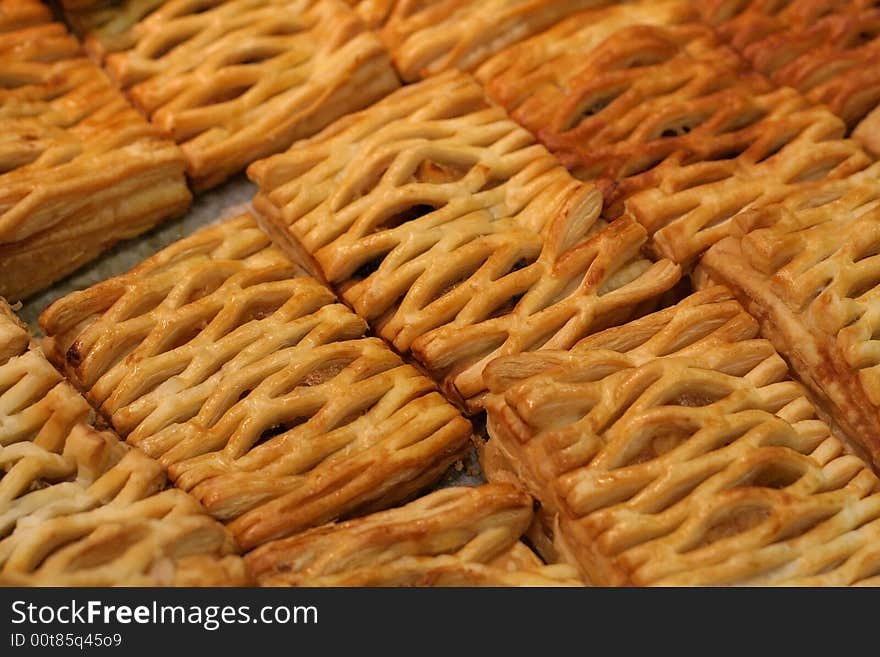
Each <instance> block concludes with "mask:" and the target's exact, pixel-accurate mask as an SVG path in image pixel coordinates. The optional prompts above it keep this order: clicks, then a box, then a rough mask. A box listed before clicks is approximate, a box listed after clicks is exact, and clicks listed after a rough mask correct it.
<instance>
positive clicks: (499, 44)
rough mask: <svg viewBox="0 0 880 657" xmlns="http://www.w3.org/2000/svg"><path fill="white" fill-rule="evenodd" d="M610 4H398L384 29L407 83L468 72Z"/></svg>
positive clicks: (435, 0) (499, 0) (530, 0)
mask: <svg viewBox="0 0 880 657" xmlns="http://www.w3.org/2000/svg"><path fill="white" fill-rule="evenodd" d="M609 2H610V0H568V1H567V2H557V1H555V0H525V1H523V0H481V1H480V2H474V1H473V0H430V1H428V2H425V0H398V1H397V2H396V3H395V5H394V8H393V9H392V10H391V13H390V15H389V16H388V18H387V19H386V22H385V25H384V27H383V28H382V32H381V35H382V39H383V40H384V41H385V43H386V44H388V47H389V49H390V50H391V56H392V59H393V61H394V65H395V67H396V68H397V70H398V72H399V73H400V75H401V77H402V78H403V80H404V81H406V82H413V81H415V80H419V79H421V78H424V77H428V76H431V75H435V74H437V73H440V72H442V71H446V70H449V69H459V70H463V71H470V70H473V69H474V68H476V67H477V66H479V65H480V63H481V62H483V61H485V60H486V58H487V57H490V56H492V55H493V54H495V53H496V52H498V51H499V50H501V49H502V48H504V47H506V46H508V45H510V44H511V43H515V42H516V41H519V40H520V39H524V38H526V37H529V36H531V35H533V34H537V33H538V32H541V31H542V30H545V29H547V28H548V27H550V26H551V25H553V24H554V23H556V22H557V21H558V20H560V19H562V18H564V17H565V16H568V15H569V14H573V13H574V12H576V11H579V10H581V9H585V8H587V7H595V6H597V5H602V4H609Z"/></svg>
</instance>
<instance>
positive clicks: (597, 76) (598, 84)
mask: <svg viewBox="0 0 880 657" xmlns="http://www.w3.org/2000/svg"><path fill="white" fill-rule="evenodd" d="M694 15H695V12H694V9H693V5H692V3H682V2H679V1H675V0H673V1H672V2H669V1H667V2H659V3H658V2H654V1H650V2H648V1H643V2H636V3H626V4H620V5H616V6H614V7H610V8H605V9H598V10H595V11H590V12H583V13H581V14H577V15H575V16H572V17H570V18H568V19H566V20H565V21H562V22H561V23H559V24H558V25H556V26H555V27H553V28H552V29H550V30H548V31H546V32H544V33H543V34H541V35H539V36H537V37H534V38H533V39H530V40H527V41H524V42H522V43H519V44H517V45H515V46H512V47H510V48H508V49H507V50H505V51H502V52H501V53H499V54H498V55H496V56H495V57H494V58H492V59H491V60H489V61H488V62H487V63H486V64H484V65H483V66H482V67H480V69H479V70H478V72H477V78H478V79H480V80H481V81H482V82H484V84H485V85H486V88H487V93H488V94H489V96H490V97H492V98H493V99H494V100H496V101H497V102H499V103H500V104H502V105H503V106H505V107H506V108H507V109H508V110H509V111H510V112H511V116H512V117H513V118H514V119H515V120H517V121H518V122H519V123H521V124H522V125H524V126H525V127H527V128H529V129H530V130H531V131H532V132H534V133H535V134H536V135H537V136H538V138H539V139H540V140H541V142H542V143H544V144H545V145H546V146H547V147H548V149H549V150H550V151H552V152H553V153H555V154H556V155H557V156H558V157H559V158H560V160H561V161H562V162H563V163H564V164H565V165H566V166H567V167H568V169H569V170H570V171H572V173H573V174H574V175H575V176H576V177H578V178H580V179H583V180H590V181H595V183H596V184H597V186H598V187H599V188H600V189H601V190H602V192H603V194H604V195H605V198H606V205H605V209H604V211H603V216H605V217H606V218H613V217H616V216H618V215H620V214H621V213H623V212H624V211H625V210H627V211H629V212H630V213H631V214H632V216H633V217H634V218H635V219H636V220H638V221H639V222H640V223H641V224H642V225H643V226H644V227H645V229H646V230H647V231H648V233H649V235H650V236H651V241H650V244H649V248H650V251H651V252H652V253H653V254H654V255H655V256H657V257H661V256H662V257H666V258H670V259H672V260H673V261H675V262H677V263H680V264H683V265H690V264H692V263H693V262H694V260H695V259H696V257H697V256H698V255H699V254H700V253H701V252H702V251H703V250H705V249H706V248H707V247H708V246H710V245H711V244H713V243H714V242H716V241H717V240H719V239H721V238H722V237H724V236H726V235H727V234H728V233H729V231H730V229H731V223H732V222H731V218H732V217H734V216H735V215H737V214H738V213H739V212H741V211H743V210H744V209H747V208H751V207H758V206H762V205H766V204H769V203H772V202H774V201H776V200H779V199H781V198H784V196H785V195H786V194H788V193H789V192H790V191H791V190H792V189H795V188H797V187H798V186H800V185H803V184H805V183H807V182H809V181H813V180H819V179H827V178H831V179H833V178H842V177H845V176H847V175H850V174H851V173H854V172H857V171H860V170H862V169H864V168H865V167H866V166H867V165H868V164H869V163H870V158H869V157H868V156H867V155H866V154H865V153H864V152H863V151H862V149H861V148H860V147H859V146H858V144H856V143H855V142H854V141H851V140H847V139H844V138H843V137H844V133H845V131H846V126H845V125H844V124H843V122H842V121H841V120H840V119H839V118H837V117H836V116H834V115H833V114H832V113H830V112H829V111H828V110H827V109H826V108H823V107H817V106H814V105H813V104H811V103H810V102H809V101H807V100H806V99H805V98H804V97H803V96H801V95H800V94H799V93H797V92H796V91H794V90H792V89H785V88H784V89H778V90H773V89H772V87H771V86H770V84H769V83H768V82H767V80H765V79H763V78H762V77H761V76H758V75H755V74H751V73H749V72H748V71H747V68H746V66H745V65H744V63H743V62H742V60H741V59H740V58H739V57H738V56H737V55H736V54H735V53H734V52H733V51H732V50H731V49H729V48H728V47H726V46H724V45H721V44H720V43H719V42H718V41H717V39H716V38H715V36H714V35H713V33H712V31H711V29H709V28H708V27H705V26H701V25H698V24H695V23H694V22H693V20H694Z"/></svg>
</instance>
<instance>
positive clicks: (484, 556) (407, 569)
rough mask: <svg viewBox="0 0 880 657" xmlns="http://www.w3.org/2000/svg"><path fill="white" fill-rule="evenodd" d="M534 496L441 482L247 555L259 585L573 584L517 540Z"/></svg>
mask: <svg viewBox="0 0 880 657" xmlns="http://www.w3.org/2000/svg"><path fill="white" fill-rule="evenodd" d="M531 517H532V499H531V497H529V496H528V495H527V494H525V493H523V492H522V491H521V490H519V489H517V488H515V487H512V486H507V485H502V484H487V485H485V486H479V487H476V488H445V489H442V490H440V491H437V492H434V493H431V494H430V495H427V496H425V497H422V498H420V499H418V500H416V501H414V502H410V503H409V504H407V505H406V506H403V507H399V508H397V509H393V510H391V511H384V512H381V513H375V514H373V515H371V516H366V517H363V518H358V519H356V520H349V521H347V522H344V523H340V524H331V525H325V526H323V527H318V528H315V529H312V530H309V531H307V532H304V533H302V534H299V535H297V536H294V537H292V538H288V539H283V540H280V541H273V542H272V543H269V544H267V545H264V546H262V547H260V548H257V549H256V550H253V551H252V552H250V553H249V554H248V556H247V558H246V559H247V565H248V568H249V569H250V571H251V573H252V574H253V576H254V578H255V579H256V580H257V581H258V582H259V583H260V584H261V585H263V586H560V585H568V586H572V585H578V582H576V581H575V579H576V576H575V575H574V573H573V572H572V571H571V569H570V568H566V567H564V566H562V567H560V566H544V564H543V563H542V562H541V561H540V559H538V558H537V556H536V555H535V554H534V553H533V552H531V551H530V550H529V549H528V548H526V547H525V546H524V545H523V544H522V543H520V542H519V537H520V536H521V535H522V533H523V532H524V531H525V529H526V528H527V527H528V525H529V522H530V520H531Z"/></svg>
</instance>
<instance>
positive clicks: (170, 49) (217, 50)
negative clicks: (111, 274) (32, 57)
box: [72, 0, 399, 190]
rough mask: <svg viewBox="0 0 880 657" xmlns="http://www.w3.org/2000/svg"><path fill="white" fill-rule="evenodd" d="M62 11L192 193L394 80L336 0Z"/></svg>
mask: <svg viewBox="0 0 880 657" xmlns="http://www.w3.org/2000/svg"><path fill="white" fill-rule="evenodd" d="M72 19H73V22H74V24H75V25H77V26H78V27H79V29H80V30H81V31H82V32H83V33H84V34H85V39H86V47H87V48H89V49H90V50H91V51H92V52H93V53H94V54H95V55H96V56H98V57H100V58H101V59H103V61H104V65H105V67H106V69H107V70H108V71H109V73H110V75H111V76H112V77H113V78H114V79H115V80H116V81H117V82H118V83H119V85H120V86H121V87H122V88H123V89H125V90H126V91H127V92H128V95H129V97H130V98H131V99H132V100H133V101H134V103H135V104H136V105H137V106H138V107H139V108H140V109H141V110H143V111H144V113H145V114H146V115H147V116H148V117H149V118H150V120H151V121H152V123H153V124H154V125H155V126H157V127H158V128H160V129H161V130H162V131H163V132H165V133H167V134H168V135H170V136H171V137H172V138H173V139H174V140H175V141H176V142H177V143H178V144H180V147H181V149H182V150H183V152H184V154H185V156H186V159H187V165H188V169H187V170H188V173H189V176H190V178H191V179H192V181H193V185H194V186H195V188H196V189H199V190H201V189H206V188H208V187H212V186H214V185H216V184H218V183H220V182H222V181H223V180H225V179H226V178H228V177H229V176H231V175H232V174H234V173H236V172H238V171H240V170H241V169H243V168H244V167H245V166H246V165H247V164H249V163H250V162H253V161H254V160H256V159H259V158H261V157H265V156H267V155H270V154H272V153H277V152H278V151H282V150H284V149H285V148H287V147H288V146H290V144H291V143H293V142H294V141H295V140H297V139H301V138H303V137H307V136H309V135H312V134H314V133H315V132H317V131H318V130H320V129H321V128H323V127H324V126H326V125H328V124H329V123H331V122H332V121H333V120H334V119H336V118H337V117H339V116H342V115H344V114H346V113H348V112H351V111H354V110H358V109H360V108H362V107H365V106H366V105H369V104H370V103H371V102H373V101H374V100H377V99H378V98H381V97H382V96H384V95H385V94H387V93H389V92H390V91H392V90H393V89H395V88H397V87H398V86H399V81H398V79H397V76H396V74H395V73H394V70H393V68H392V66H391V63H390V61H389V56H388V53H387V51H386V50H385V48H384V47H383V46H382V44H381V42H380V41H379V38H378V37H377V36H376V35H375V34H373V33H372V32H369V31H367V30H366V28H365V26H364V24H363V23H362V22H361V20H360V19H359V18H358V16H357V14H356V13H355V12H354V11H353V10H352V9H351V8H350V7H349V6H348V5H347V4H346V3H345V2H343V1H342V0H269V1H263V0H227V1H225V2H219V1H213V2H209V3H204V2H203V3H193V2H191V1H190V0H125V1H123V2H121V3H118V4H114V5H111V6H107V7H101V8H97V9H94V10H91V11H86V12H79V13H75V14H73V15H72Z"/></svg>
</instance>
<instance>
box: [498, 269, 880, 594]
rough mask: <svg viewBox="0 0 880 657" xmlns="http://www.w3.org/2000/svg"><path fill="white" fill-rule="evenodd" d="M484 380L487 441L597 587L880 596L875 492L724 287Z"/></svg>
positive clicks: (879, 514) (504, 367)
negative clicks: (549, 516) (826, 590)
mask: <svg viewBox="0 0 880 657" xmlns="http://www.w3.org/2000/svg"><path fill="white" fill-rule="evenodd" d="M486 376H487V379H488V381H489V385H490V387H491V390H492V393H493V394H492V395H491V396H490V397H489V398H488V399H487V402H486V405H487V408H488V411H489V425H488V426H489V432H490V436H491V437H490V442H492V441H497V442H498V447H499V448H500V449H501V450H502V451H504V452H505V453H506V455H507V457H508V459H509V461H510V463H511V464H513V467H514V468H515V469H516V472H517V474H518V476H519V478H520V479H521V481H522V482H523V483H524V484H525V485H526V486H527V487H528V489H529V490H530V491H531V492H532V493H533V494H535V495H536V496H537V497H538V498H539V499H541V501H542V503H543V504H544V505H545V506H546V507H547V508H548V509H550V510H552V511H553V512H554V513H556V514H557V523H558V530H557V532H556V543H557V546H558V547H559V550H560V552H561V553H562V554H563V555H564V556H565V557H566V559H567V560H569V561H570V562H571V563H574V564H577V565H578V566H579V567H580V568H581V570H582V572H583V573H584V575H585V577H586V578H587V581H589V582H593V583H596V584H604V585H622V584H627V585H721V584H735V585H771V584H785V585H794V584H804V585H819V584H824V585H850V584H871V583H873V584H878V583H880V559H878V548H877V544H878V543H877V541H878V539H880V482H878V480H877V478H876V476H875V475H874V474H873V473H872V472H871V470H870V469H869V468H868V467H866V465H865V464H864V462H863V461H861V460H860V459H859V458H858V457H856V456H854V455H852V454H850V453H847V451H846V449H845V447H844V444H843V443H842V442H840V441H839V440H838V439H837V438H836V437H835V436H834V435H833V434H832V433H831V431H830V430H829V428H828V426H827V425H826V424H825V423H824V422H823V421H821V420H820V419H818V418H817V416H816V413H815V408H814V407H813V405H812V403H811V402H810V401H809V400H808V398H807V397H806V395H805V390H804V389H803V388H802V387H801V386H800V385H799V384H797V383H795V382H794V381H792V380H791V379H790V378H789V377H788V369H787V366H786V364H785V362H784V361H783V360H782V358H781V357H780V356H779V355H778V354H777V353H776V351H775V350H774V349H773V347H772V345H771V344H770V342H769V341H767V340H764V339H760V338H759V337H758V326H757V323H756V322H755V320H754V319H752V318H751V317H750V316H749V315H748V314H747V313H746V312H745V311H744V310H743V309H742V307H741V306H740V305H739V304H738V303H737V302H736V301H735V300H734V299H733V297H732V295H731V293H730V292H729V290H727V289H726V288H722V287H718V286H716V287H710V288H707V289H705V290H703V291H701V292H698V293H696V294H694V295H692V296H690V297H688V298H686V299H685V300H683V301H682V302H680V303H679V304H677V305H676V306H673V307H670V308H667V309H665V310H662V311H660V312H658V313H655V314H653V315H649V316H646V317H644V318H642V319H638V320H635V321H632V322H630V323H628V324H626V325H624V326H621V327H616V328H612V329H608V330H607V331H603V332H601V333H597V334H595V335H593V336H591V337H589V338H587V339H585V340H584V341H582V342H581V343H579V344H578V346H577V347H576V348H575V349H574V350H572V351H570V352H543V353H537V354H523V355H520V356H516V357H510V358H502V359H499V360H497V361H495V362H494V363H492V364H490V365H489V367H488V368H487V372H486Z"/></svg>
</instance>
